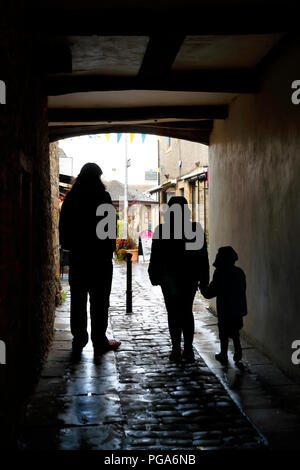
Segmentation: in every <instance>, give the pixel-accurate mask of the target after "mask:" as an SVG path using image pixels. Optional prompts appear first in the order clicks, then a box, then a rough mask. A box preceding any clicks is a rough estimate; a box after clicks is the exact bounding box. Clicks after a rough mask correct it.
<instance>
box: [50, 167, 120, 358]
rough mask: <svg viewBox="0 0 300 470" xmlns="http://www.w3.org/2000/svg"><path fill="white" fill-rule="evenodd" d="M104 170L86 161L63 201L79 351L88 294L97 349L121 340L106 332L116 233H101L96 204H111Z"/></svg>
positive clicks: (77, 352) (61, 224)
mask: <svg viewBox="0 0 300 470" xmlns="http://www.w3.org/2000/svg"><path fill="white" fill-rule="evenodd" d="M101 174H102V170H101V168H100V167H99V166H98V165H96V164H95V163H87V164H85V165H84V166H83V167H82V169H81V171H80V174H79V175H78V177H77V179H76V181H75V183H74V184H73V186H72V188H71V190H70V191H69V193H68V194H67V196H66V198H65V200H64V202H63V205H62V209H61V215H60V222H59V231H60V243H61V245H62V248H63V249H66V250H69V251H70V273H69V282H70V288H71V332H72V335H73V343H72V351H73V354H74V355H75V356H78V355H80V353H81V351H82V349H83V348H84V346H85V345H86V344H87V342H88V332H87V298H88V294H89V296H90V316H91V339H92V342H93V347H94V352H95V353H96V354H101V353H103V352H105V351H108V350H110V349H116V348H117V347H118V346H119V345H120V342H118V341H109V340H108V339H107V337H106V330H107V324H108V308H109V297H110V292H111V283H112V273H113V266H112V256H113V252H114V249H115V239H112V238H106V239H101V238H99V237H98V236H97V233H96V227H97V224H98V222H99V220H100V218H99V217H98V216H97V215H96V211H97V208H98V207H99V206H100V205H101V204H109V205H111V206H112V201H111V197H110V195H109V193H108V192H107V191H106V190H105V186H104V184H103V183H102V181H101Z"/></svg>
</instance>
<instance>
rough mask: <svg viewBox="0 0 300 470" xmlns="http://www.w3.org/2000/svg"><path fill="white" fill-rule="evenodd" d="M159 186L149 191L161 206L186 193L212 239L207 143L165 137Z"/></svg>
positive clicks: (159, 160) (194, 217) (161, 147)
mask: <svg viewBox="0 0 300 470" xmlns="http://www.w3.org/2000/svg"><path fill="white" fill-rule="evenodd" d="M158 174H159V180H158V186H155V187H153V188H151V189H150V190H149V192H150V194H153V195H154V194H156V198H157V201H158V202H159V204H160V205H162V204H167V203H168V202H169V200H170V198H171V197H172V196H184V197H185V198H186V199H187V201H188V204H189V206H190V209H191V213H192V220H194V221H198V222H200V223H201V225H202V227H203V229H204V231H205V233H206V237H207V239H208V182H209V173H208V147H207V146H206V145H203V144H199V143H195V142H191V141H187V140H181V139H173V138H170V137H161V138H160V142H159V152H158Z"/></svg>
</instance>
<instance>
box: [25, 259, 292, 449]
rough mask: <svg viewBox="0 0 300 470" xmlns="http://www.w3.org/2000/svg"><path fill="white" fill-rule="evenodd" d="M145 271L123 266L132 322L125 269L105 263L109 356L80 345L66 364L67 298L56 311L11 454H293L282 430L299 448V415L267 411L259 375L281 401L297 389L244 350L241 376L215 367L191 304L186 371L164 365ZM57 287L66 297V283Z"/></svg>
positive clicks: (160, 315)
mask: <svg viewBox="0 0 300 470" xmlns="http://www.w3.org/2000/svg"><path fill="white" fill-rule="evenodd" d="M147 267H148V265H147V264H146V263H138V264H135V263H134V264H133V313H132V314H126V313H125V312H126V309H125V289H126V265H125V264H122V263H116V262H115V263H114V278H113V286H112V295H111V306H110V325H109V331H108V333H109V337H110V338H112V337H114V338H116V339H118V340H121V341H122V344H121V346H120V348H119V350H118V351H117V352H116V353H115V352H108V353H106V354H104V355H103V356H101V357H100V358H94V356H93V349H92V345H91V343H90V342H89V343H88V345H87V347H86V348H85V349H84V351H83V354H82V358H81V360H80V361H78V362H72V360H71V334H70V331H69V300H70V299H69V295H68V296H67V299H66V301H65V302H64V303H63V305H62V306H61V307H59V308H58V309H57V313H56V323H55V339H54V342H53V344H52V347H51V350H50V353H49V356H48V360H47V362H46V364H45V366H44V369H43V372H42V376H41V378H40V380H39V383H38V385H37V387H36V389H35V393H34V395H33V396H32V397H31V399H30V402H29V405H28V407H27V416H26V419H25V424H24V427H23V429H22V433H21V438H20V441H19V446H20V449H23V450H27V449H30V450H31V449H33V450H126V451H130V450H140V449H144V450H146V451H147V450H148V451H150V450H176V449H184V450H193V451H198V450H207V451H214V450H220V449H222V450H223V449H230V450H241V449H243V450H249V449H251V450H253V449H254V450H265V449H268V448H269V447H270V446H271V448H272V445H273V444H274V445H275V447H276V448H278V447H277V446H279V448H280V445H279V441H280V442H281V446H282V448H289V447H291V448H293V442H292V441H291V440H290V438H291V436H292V433H291V432H289V430H290V431H292V432H293V436H294V438H295V442H296V441H297V438H298V441H299V434H300V432H299V431H300V426H299V415H298V416H297V413H296V412H295V411H293V410H292V409H290V408H289V407H288V404H287V403H285V402H284V401H282V400H281V401H278V402H277V403H275V402H274V400H275V398H274V396H275V395H274V394H273V395H272V392H270V390H269V391H267V389H266V387H264V386H263V384H262V382H261V380H260V372H259V367H260V368H261V370H262V371H263V374H262V375H263V376H265V379H266V374H265V371H266V370H268V371H269V378H270V377H271V378H270V381H269V384H270V383H271V382H272V377H273V379H274V377H275V379H274V380H275V385H276V387H277V388H276V391H277V392H278V389H279V388H280V387H279V385H281V391H282V392H285V393H286V398H287V396H289V397H291V396H292V395H293V394H294V396H296V395H298V396H299V393H300V386H299V385H297V384H292V383H291V382H290V381H289V379H287V378H285V377H284V376H283V374H282V376H281V375H280V374H281V373H280V372H279V371H278V370H277V369H275V368H272V366H271V364H270V363H268V361H267V360H266V361H267V362H266V363H264V360H263V359H259V353H258V352H257V351H256V350H255V349H254V348H253V347H251V346H249V345H247V343H246V342H245V341H243V348H244V357H245V360H244V361H243V367H242V366H241V367H240V368H237V367H236V366H235V365H234V363H233V362H230V365H229V368H228V370H224V368H223V367H222V366H220V365H217V364H216V361H215V360H214V358H213V356H214V353H215V352H217V351H218V338H217V337H216V335H215V333H214V332H215V330H216V319H215V317H214V316H213V315H212V313H211V312H210V311H209V310H208V306H207V303H206V301H204V300H203V298H202V297H201V296H200V295H197V296H196V299H195V303H194V312H195V321H196V334H195V343H194V344H195V349H196V361H195V362H194V363H192V364H185V365H176V364H174V363H171V362H170V361H169V360H168V354H169V351H170V341H169V333H168V326H167V315H166V313H165V307H164V303H163V298H162V295H161V291H160V288H158V287H152V286H151V284H150V281H149V279H148V274H147ZM62 283H63V287H64V290H65V291H67V290H68V281H67V275H66V274H65V275H64V280H63V281H62ZM251 363H253V365H251ZM266 368H267V369H266ZM274 371H275V372H274ZM272 373H273V375H272ZM274 374H275V375H274ZM279 378H280V379H281V381H280V380H279ZM278 380H279V382H278ZM273 391H274V390H273ZM274 393H275V391H274ZM298 411H299V412H300V410H298ZM268 413H269V415H268ZM260 418H261V423H262V425H263V427H264V428H263V429H262V428H261V427H260V426H259V425H258V423H259V422H260ZM276 419H277V421H278V425H279V428H278V429H276ZM274 423H275V426H274ZM297 423H298V424H297ZM268 425H269V429H268ZM297 430H298V436H297ZM264 431H266V433H265V432H264ZM272 432H273V434H272ZM276 433H277V434H276ZM269 435H270V436H271V441H270V440H269V439H268V436H269ZM279 436H280V439H279ZM276 438H278V442H277V441H276ZM272 443H273V444H272Z"/></svg>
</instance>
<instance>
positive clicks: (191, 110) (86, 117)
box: [48, 105, 228, 124]
mask: <svg viewBox="0 0 300 470" xmlns="http://www.w3.org/2000/svg"><path fill="white" fill-rule="evenodd" d="M227 115H228V106H227V105H217V106H166V107H163V106H162V107H157V106H151V107H139V108H118V109H116V108H105V109H103V108H101V109H95V108H93V109H90V108H77V109H74V108H68V109H57V108H55V109H54V108H50V109H49V110H48V120H49V123H64V122H71V123H73V122H74V123H76V122H86V123H92V122H98V123H99V122H101V123H103V124H111V123H113V122H116V123H117V122H126V121H127V122H132V121H153V122H154V123H155V122H156V121H158V120H159V119H170V118H172V119H181V120H182V119H225V118H226V117H227Z"/></svg>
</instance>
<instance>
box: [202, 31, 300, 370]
mask: <svg viewBox="0 0 300 470" xmlns="http://www.w3.org/2000/svg"><path fill="white" fill-rule="evenodd" d="M299 47H300V39H299V38H294V41H293V42H291V44H289V45H287V46H286V48H285V49H282V50H281V51H280V52H278V56H277V58H276V59H274V60H273V62H272V63H270V64H269V65H268V67H267V68H266V69H265V72H264V76H263V80H262V86H261V92H260V93H258V94H257V95H244V96H240V97H238V98H237V99H236V100H235V101H234V102H233V103H232V104H231V106H230V111H229V117H228V118H227V119H226V120H225V121H217V122H216V123H215V127H214V130H213V134H212V136H211V145H210V155H209V169H210V201H209V206H210V228H209V231H210V261H211V262H212V261H213V260H214V257H215V254H216V251H217V249H218V247H219V246H222V245H232V246H233V247H234V248H235V249H236V251H237V252H238V254H239V261H238V265H240V266H241V267H242V268H243V269H244V270H245V272H246V276H247V284H248V288H247V297H248V304H249V314H248V316H247V317H246V319H245V327H244V331H245V332H246V333H247V335H248V336H249V337H250V339H251V340H252V341H253V342H254V343H255V344H256V345H258V346H259V347H260V348H261V349H262V350H263V351H264V352H265V353H267V354H268V355H269V356H270V357H271V358H272V359H273V360H274V361H275V362H276V363H277V364H278V365H279V366H280V367H281V368H282V369H283V370H284V371H285V372H286V373H288V374H289V375H291V376H293V377H300V366H299V365H298V366H297V365H294V364H293V363H292V361H291V356H292V352H293V350H292V348H291V345H292V342H293V341H294V340H297V339H298V340H299V339H300V322H299V311H300V294H299V292H300V291H299V283H300V271H299V266H300V248H299V239H300V217H299V214H300V158H299V149H300V106H295V105H293V104H292V102H291V94H292V90H291V83H292V81H293V80H295V79H299V77H300V63H299V60H298V57H299Z"/></svg>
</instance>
